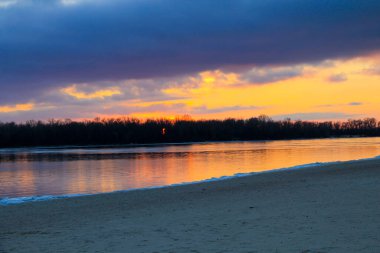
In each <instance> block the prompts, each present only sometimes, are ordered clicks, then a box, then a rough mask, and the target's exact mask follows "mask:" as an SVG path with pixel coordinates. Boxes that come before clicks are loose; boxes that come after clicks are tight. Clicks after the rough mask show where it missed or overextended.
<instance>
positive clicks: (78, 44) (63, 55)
mask: <svg viewBox="0 0 380 253" xmlns="http://www.w3.org/2000/svg"><path fill="white" fill-rule="evenodd" d="M0 2H2V4H1V5H0V89H1V93H0V102H1V103H7V102H9V101H13V102H14V101H22V100H28V99H31V98H33V97H34V96H36V94H38V93H41V92H42V91H44V90H46V89H49V88H52V87H61V86H63V85H67V84H72V83H90V82H103V81H107V82H110V81H120V80H127V79H140V78H156V77H172V76H180V75H185V74H191V73H195V72H198V71H203V70H210V69H224V68H229V67H244V66H258V67H261V66H268V65H270V66H280V65H287V64H298V63H306V62H317V61H321V60H326V59H335V58H345V57H352V56H356V55H362V54H366V53H371V52H373V51H376V50H378V49H379V48H380V15H379V13H380V1H378V0H366V1H362V0H345V1H341V0H281V1H278V0H266V1H261V0H252V1H247V0H218V1H215V0H191V1H177V0H138V1H137V0H136V1H135V0H127V1H126V0H123V1H122V0H104V1H102V0H94V1H75V0H65V1H57V0H56V1H54V0H46V1H42V0H41V1H37V0H34V1H33V0H30V1H28V0H24V1H17V0H12V1H10V0H7V1H0Z"/></svg>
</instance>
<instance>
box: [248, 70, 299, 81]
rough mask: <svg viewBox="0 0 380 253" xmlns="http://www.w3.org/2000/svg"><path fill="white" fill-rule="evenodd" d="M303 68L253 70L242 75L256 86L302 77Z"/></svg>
mask: <svg viewBox="0 0 380 253" xmlns="http://www.w3.org/2000/svg"><path fill="white" fill-rule="evenodd" d="M302 74H303V68H302V67H300V66H295V67H275V68H253V69H252V70H250V71H248V72H247V73H245V74H243V75H242V78H243V79H244V80H246V81H248V82H250V83H254V84H266V83H274V82H277V81H282V80H286V79H290V78H293V77H297V76H301V75H302Z"/></svg>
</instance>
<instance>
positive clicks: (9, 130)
mask: <svg viewBox="0 0 380 253" xmlns="http://www.w3.org/2000/svg"><path fill="white" fill-rule="evenodd" d="M349 136H380V122H377V121H376V119H374V118H365V119H355V120H353V119H349V120H347V121H344V122H340V121H325V122H310V121H301V120H295V121H294V120H291V119H284V120H278V121H275V120H272V119H271V118H269V117H268V116H265V115H261V116H259V117H253V118H249V119H232V118H230V119H225V120H191V119H189V118H183V119H181V118H180V119H177V120H168V119H150V120H144V121H143V120H139V119H136V118H113V119H99V118H96V119H94V120H86V121H72V120H68V119H66V120H53V119H52V120H48V121H46V122H45V121H35V120H30V121H27V122H24V123H14V122H8V123H2V122H0V147H26V146H56V145H118V144H146V143H167V142H202V141H232V140H274V139H300V138H327V137H349Z"/></svg>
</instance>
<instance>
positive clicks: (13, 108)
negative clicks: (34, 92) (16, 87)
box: [0, 103, 34, 113]
mask: <svg viewBox="0 0 380 253" xmlns="http://www.w3.org/2000/svg"><path fill="white" fill-rule="evenodd" d="M33 108H34V104H33V103H26V104H15V105H0V113H14V112H22V111H30V110H33Z"/></svg>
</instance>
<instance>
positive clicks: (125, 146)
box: [0, 135, 380, 155]
mask: <svg viewBox="0 0 380 253" xmlns="http://www.w3.org/2000/svg"><path fill="white" fill-rule="evenodd" d="M379 137H380V135H379V136H359V135H353V136H331V137H317V138H290V139H261V140H220V141H184V142H156V143H128V144H105V145H96V144H94V145H92V144H89V145H57V146H20V147H0V155H1V152H2V151H8V150H23V149H25V150H30V149H46V150H54V149H57V150H59V149H79V148H89V149H96V148H110V149H112V148H135V147H155V146H181V145H192V144H213V143H239V142H267V141H298V140H326V139H356V138H358V139H361V138H379Z"/></svg>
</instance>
